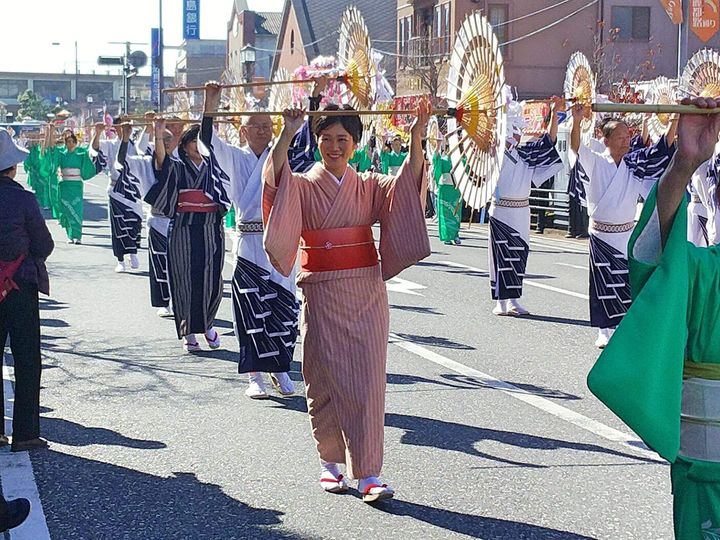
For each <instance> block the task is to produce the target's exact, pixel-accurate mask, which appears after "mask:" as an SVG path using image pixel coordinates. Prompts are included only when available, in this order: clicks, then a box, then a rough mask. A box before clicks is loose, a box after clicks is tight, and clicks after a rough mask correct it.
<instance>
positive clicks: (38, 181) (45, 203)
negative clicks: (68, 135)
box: [23, 144, 50, 208]
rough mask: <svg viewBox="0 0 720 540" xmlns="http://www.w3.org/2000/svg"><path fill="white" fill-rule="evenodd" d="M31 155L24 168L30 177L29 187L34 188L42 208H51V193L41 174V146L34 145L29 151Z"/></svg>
mask: <svg viewBox="0 0 720 540" xmlns="http://www.w3.org/2000/svg"><path fill="white" fill-rule="evenodd" d="M29 151H30V154H29V155H28V157H27V159H26V160H25V163H23V167H24V168H25V172H26V173H27V175H28V179H27V182H28V185H29V186H30V187H32V189H33V191H34V192H35V197H37V201H38V204H39V205H40V208H49V207H50V193H49V191H48V183H47V179H46V178H45V177H44V176H43V175H42V174H40V161H41V155H40V145H39V144H34V145H32V146H31V147H30V149H29Z"/></svg>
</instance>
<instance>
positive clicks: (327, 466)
mask: <svg viewBox="0 0 720 540" xmlns="http://www.w3.org/2000/svg"><path fill="white" fill-rule="evenodd" d="M323 473H330V474H332V475H333V476H334V477H335V478H339V477H340V475H341V474H342V473H341V472H340V466H339V465H338V464H337V463H331V462H330V461H323V460H322V459H321V460H320V474H321V475H322V474H323Z"/></svg>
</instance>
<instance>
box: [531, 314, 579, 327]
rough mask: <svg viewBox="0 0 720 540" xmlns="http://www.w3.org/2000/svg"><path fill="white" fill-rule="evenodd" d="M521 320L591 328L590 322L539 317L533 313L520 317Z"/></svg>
mask: <svg viewBox="0 0 720 540" xmlns="http://www.w3.org/2000/svg"><path fill="white" fill-rule="evenodd" d="M518 318H519V319H528V320H531V321H540V322H547V323H555V324H568V325H571V326H590V321H581V320H579V319H568V318H565V317H553V316H551V315H537V314H534V313H531V314H530V315H523V316H522V317H518Z"/></svg>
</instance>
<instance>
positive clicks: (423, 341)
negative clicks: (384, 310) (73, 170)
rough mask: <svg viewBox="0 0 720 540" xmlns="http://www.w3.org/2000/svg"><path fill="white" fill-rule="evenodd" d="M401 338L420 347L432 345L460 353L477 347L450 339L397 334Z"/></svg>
mask: <svg viewBox="0 0 720 540" xmlns="http://www.w3.org/2000/svg"><path fill="white" fill-rule="evenodd" d="M396 335H397V336H399V337H400V338H402V339H404V340H406V341H411V342H412V343H417V344H418V345H431V346H433V347H442V348H444V349H456V350H460V351H474V350H476V349H475V347H473V346H471V345H464V344H463V343H458V342H456V341H452V340H450V339H447V338H444V337H438V336H418V335H415V334H401V333H397V334H396Z"/></svg>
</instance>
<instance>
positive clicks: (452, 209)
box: [432, 152, 462, 245]
mask: <svg viewBox="0 0 720 540" xmlns="http://www.w3.org/2000/svg"><path fill="white" fill-rule="evenodd" d="M432 171H433V175H432V176H433V180H434V181H435V187H436V189H437V205H436V207H437V208H436V212H437V216H438V228H439V236H440V240H441V241H443V242H444V243H445V244H448V245H453V244H454V245H460V238H459V234H460V223H461V221H462V195H461V194H460V190H459V189H458V188H456V187H455V182H453V179H452V174H451V173H452V162H451V161H450V156H447V155H443V154H441V153H440V152H435V154H434V155H433V158H432Z"/></svg>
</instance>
